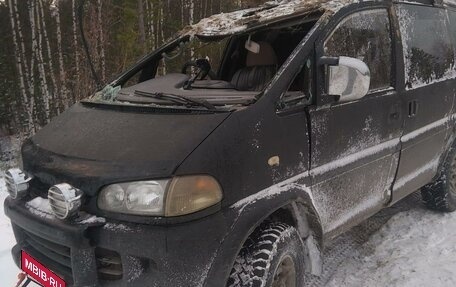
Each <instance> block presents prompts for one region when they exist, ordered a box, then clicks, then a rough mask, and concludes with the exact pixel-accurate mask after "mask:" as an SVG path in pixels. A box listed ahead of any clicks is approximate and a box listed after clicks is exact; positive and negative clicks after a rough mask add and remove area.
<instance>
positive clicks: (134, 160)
mask: <svg viewBox="0 0 456 287" xmlns="http://www.w3.org/2000/svg"><path fill="white" fill-rule="evenodd" d="M228 116H229V113H219V114H212V113H211V114H189V113H185V114H182V113H166V114H165V113H157V112H150V111H144V110H141V111H138V110H135V109H134V108H133V109H131V108H129V109H128V110H115V109H111V108H97V107H88V106H85V105H83V104H77V105H75V106H73V107H72V108H71V109H69V110H68V111H66V112H65V113H63V114H62V115H60V116H58V117H57V118H55V119H54V120H53V121H52V122H51V123H50V124H48V125H47V126H46V127H44V128H43V129H42V130H41V131H40V132H38V133H37V134H36V135H35V136H34V137H33V138H32V139H31V140H29V141H28V142H26V144H24V146H23V149H22V152H23V161H24V168H25V169H26V170H27V171H28V172H31V173H32V174H33V175H35V176H37V177H39V178H40V180H41V181H42V182H44V183H46V184H49V185H52V184H57V183H61V182H68V183H70V184H73V185H74V186H77V187H79V188H81V189H84V190H85V191H87V192H89V193H95V192H96V190H98V189H99V187H101V186H103V185H105V184H110V183H113V182H122V181H129V180H142V179H153V178H164V177H169V176H171V175H172V174H173V172H174V170H175V169H176V168H177V167H178V166H179V165H180V163H182V162H183V161H184V159H185V158H186V157H187V156H188V155H189V154H190V153H191V152H192V151H193V150H194V149H195V148H196V147H197V146H198V145H199V144H200V143H201V142H202V141H203V140H204V139H205V138H206V137H208V136H209V134H210V133H211V132H212V131H213V130H214V129H215V128H217V126H218V125H220V124H221V123H222V122H223V121H224V120H225V119H226V118H227V117H228ZM195 172H197V171H195Z"/></svg>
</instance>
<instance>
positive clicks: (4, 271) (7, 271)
mask: <svg viewBox="0 0 456 287" xmlns="http://www.w3.org/2000/svg"><path fill="white" fill-rule="evenodd" d="M0 178H1V179H0V286H2V287H3V286H4V287H10V286H15V284H16V282H17V279H16V278H17V274H18V273H19V269H18V268H17V267H16V265H15V264H14V262H13V259H12V257H11V248H12V247H13V245H14V243H15V241H14V235H13V230H12V229H11V223H10V220H9V219H8V218H7V217H6V216H5V215H4V214H5V213H4V212H3V202H4V200H5V198H6V197H7V193H6V188H5V182H4V181H3V173H2V172H1V171H0Z"/></svg>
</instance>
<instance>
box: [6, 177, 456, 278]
mask: <svg viewBox="0 0 456 287" xmlns="http://www.w3.org/2000/svg"><path fill="white" fill-rule="evenodd" d="M5 197H6V192H5V190H4V182H3V180H0V202H1V203H3V200H4V199H5ZM0 234H1V236H0V280H1V282H0V286H2V287H3V286H5V287H9V286H14V283H15V281H16V275H17V273H18V269H17V268H16V267H15V266H14V264H13V261H12V259H11V255H10V248H11V247H12V246H13V242H14V239H13V232H12V231H11V226H10V223H9V220H8V219H7V218H6V216H4V215H3V204H2V205H1V207H0ZM324 257H325V264H324V274H323V276H322V277H321V278H309V280H308V284H307V286H312V287H317V286H329V287H358V286H359V287H361V286H362V287H364V286H370V287H376V286H378V287H383V286H397V287H408V286H410V287H411V286H413V287H419V286H423V287H424V286H433V287H447V286H448V287H450V286H452V287H453V286H456V214H451V215H449V214H446V215H445V214H439V213H435V212H431V211H427V210H426V209H424V208H423V207H422V206H421V204H420V202H419V196H417V195H412V196H410V197H409V198H407V199H406V200H404V201H402V202H401V203H399V204H397V205H396V206H394V207H392V208H389V209H387V210H385V211H383V212H381V213H380V214H378V215H377V216H375V217H373V218H371V219H369V220H367V221H366V222H364V223H363V224H361V225H359V226H358V227H356V228H354V229H353V230H351V231H350V232H348V233H346V234H345V235H343V236H340V237H338V238H336V239H335V240H334V241H333V242H331V243H330V244H329V245H328V248H327V250H326V251H325V255H324Z"/></svg>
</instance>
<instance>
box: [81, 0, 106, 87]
mask: <svg viewBox="0 0 456 287" xmlns="http://www.w3.org/2000/svg"><path fill="white" fill-rule="evenodd" d="M85 2H86V0H81V1H80V2H79V7H78V8H79V9H78V17H79V31H80V32H81V39H82V45H83V46H84V51H85V54H86V57H87V62H88V63H89V66H90V71H91V72H92V76H93V79H94V80H95V84H96V85H97V89H98V90H100V89H101V88H102V87H103V84H102V83H101V81H100V78H99V77H98V75H97V72H96V71H95V67H94V65H93V61H92V57H91V55H90V49H89V45H88V44H87V40H86V37H85V33H84V5H85Z"/></svg>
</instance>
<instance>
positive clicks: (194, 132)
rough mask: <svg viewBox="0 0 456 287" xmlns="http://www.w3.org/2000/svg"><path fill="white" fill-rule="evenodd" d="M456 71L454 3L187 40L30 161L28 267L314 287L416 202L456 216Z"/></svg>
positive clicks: (287, 6) (322, 15)
mask: <svg viewBox="0 0 456 287" xmlns="http://www.w3.org/2000/svg"><path fill="white" fill-rule="evenodd" d="M455 55H456V3H454V2H451V1H443V2H442V1H438V0H436V1H435V2H433V1H429V0H420V1H417V2H413V3H412V2H410V1H407V2H406V3H405V2H400V1H399V2H396V1H393V2H391V1H361V2H358V1H348V0H347V1H344V0H334V1H324V0H321V1H319V0H316V1H307V0H291V1H282V2H280V3H279V2H268V3H267V4H264V5H263V6H260V7H257V8H251V9H248V10H243V11H237V12H233V13H227V14H221V15H215V16H212V17H210V18H207V19H204V20H202V21H201V22H200V23H198V24H196V25H194V26H191V27H187V28H185V29H184V30H183V31H182V32H181V33H179V34H178V35H177V36H176V38H175V39H174V40H173V41H171V42H169V43H168V44H166V45H164V46H163V47H161V48H159V49H158V50H156V51H154V52H153V53H151V54H149V55H147V56H146V57H144V58H143V59H142V60H140V61H139V63H138V64H136V65H135V66H134V67H133V68H131V69H130V70H128V71H126V72H125V73H123V74H122V75H121V76H119V77H118V78H117V79H116V80H114V81H113V82H111V83H110V84H109V85H107V86H106V87H105V88H104V89H103V90H102V91H99V92H97V93H96V94H95V95H93V96H92V97H90V98H88V99H87V100H84V101H82V102H80V103H78V104H76V105H74V106H73V107H72V108H70V109H69V110H68V111H66V112H65V113H63V114H62V115H60V116H59V117H57V118H55V119H54V120H53V121H52V122H51V123H50V124H49V125H47V126H46V127H45V128H43V129H42V130H41V131H40V132H39V133H38V134H36V135H35V136H34V137H32V138H31V139H30V140H28V141H26V142H25V143H24V145H23V148H22V155H23V168H22V169H19V168H15V169H11V170H9V171H7V172H6V177H5V179H6V183H7V187H8V192H9V194H10V196H9V197H8V198H7V199H6V201H5V212H6V214H7V215H8V216H9V217H10V218H11V221H12V226H13V229H14V233H15V236H16V239H17V245H16V246H15V247H14V248H13V251H12V253H13V256H14V258H15V260H16V263H17V264H18V266H21V267H22V269H23V270H24V271H25V272H27V273H28V274H29V275H30V276H31V277H32V278H33V279H34V280H37V281H38V282H40V281H39V279H40V278H41V279H43V276H44V275H42V274H44V273H42V272H47V271H46V270H48V269H47V268H49V270H52V272H53V273H52V274H54V275H55V276H58V277H59V278H60V279H62V281H65V284H66V286H75V287H83V286H84V287H88V286H106V287H111V286H113V287H115V286H141V287H143V286H173V287H174V286H176V287H177V286H209V287H212V286H214V287H217V286H221V287H223V286H229V287H232V286H258V287H260V286H261V287H263V286H265V287H271V286H287V287H300V286H304V284H305V280H306V275H305V274H314V275H318V274H319V273H320V272H321V261H322V260H321V256H320V255H321V251H322V250H323V248H324V243H325V242H327V240H329V239H331V238H334V237H335V236H337V235H340V234H341V233H343V232H344V231H347V229H349V228H351V227H353V226H355V225H357V224H359V223H360V222H361V221H363V220H365V219H366V218H368V217H369V216H372V215H373V214H375V213H377V212H378V211H380V210H381V209H383V208H385V207H387V206H390V205H392V204H394V203H396V202H397V201H399V200H400V199H402V198H404V197H405V196H407V195H409V194H410V193H412V192H414V191H416V190H417V189H421V191H422V196H423V201H424V202H425V203H426V205H427V206H429V207H430V208H433V209H436V210H439V211H445V212H450V211H454V210H455V209H456V149H455V148H454V147H455V146H456V143H455V142H454V140H455V135H456V133H455V100H456V96H455V95H456V67H455ZM192 59H193V60H192ZM194 59H197V60H194ZM24 256H26V260H29V261H27V263H26V264H24ZM27 258H33V259H34V260H36V262H38V263H40V264H42V266H43V270H41V271H42V272H41V271H40V272H38V273H40V274H41V275H40V276H41V277H40V278H37V276H34V274H35V275H36V272H35V273H34V272H30V270H27V268H28V267H29V266H31V265H30V259H27ZM34 262H35V261H34ZM40 266H41V265H40ZM52 274H51V273H49V274H48V275H46V276H48V277H49V276H53V275H52ZM38 277H39V276H38ZM59 282H60V281H59ZM46 286H47V285H46Z"/></svg>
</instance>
